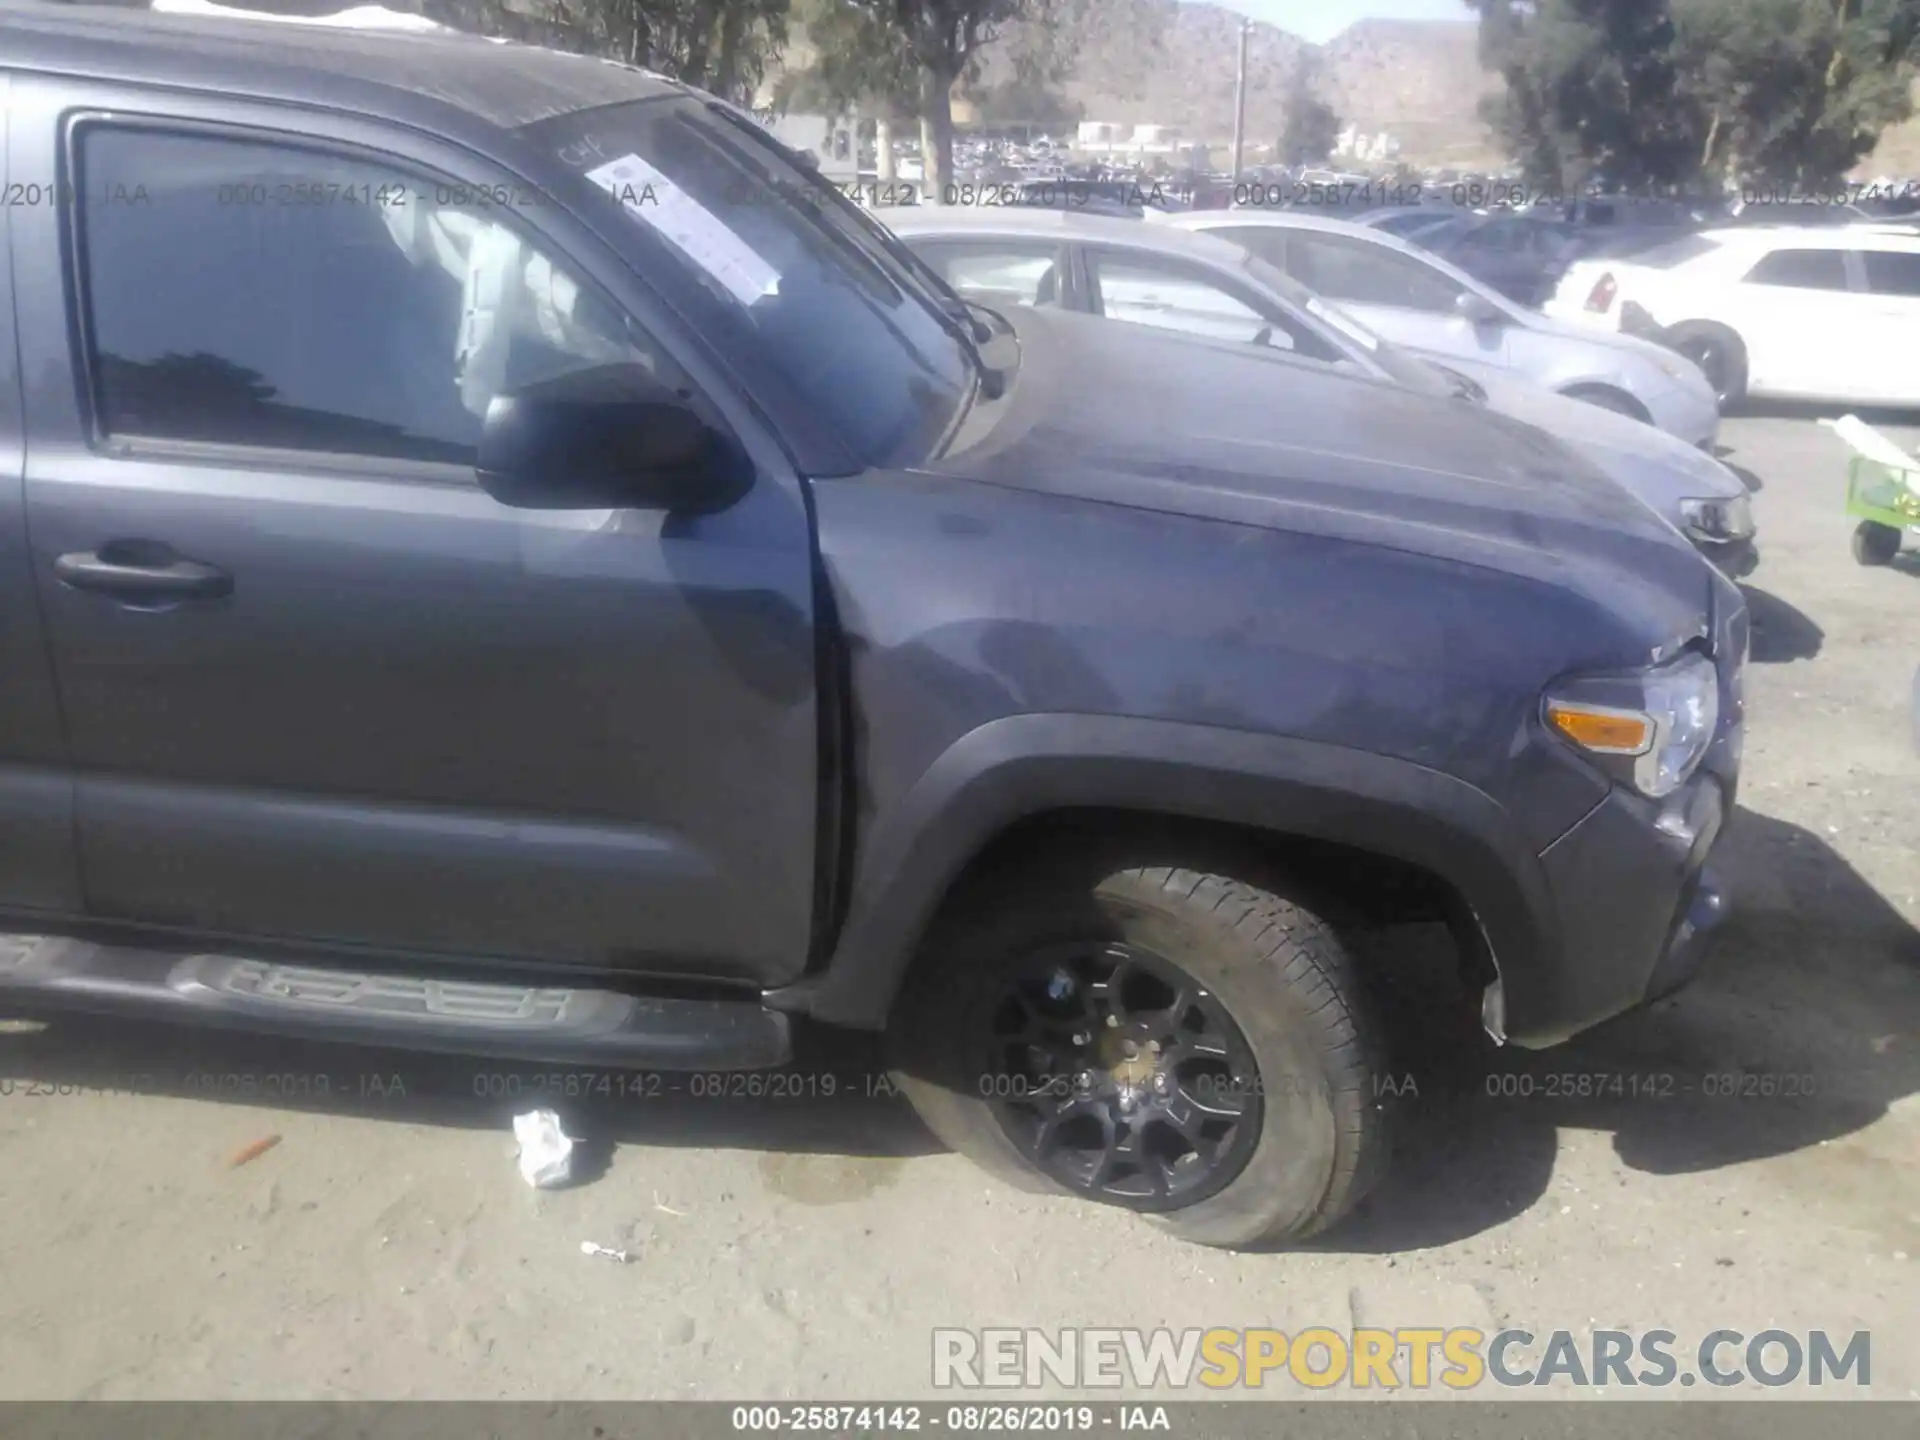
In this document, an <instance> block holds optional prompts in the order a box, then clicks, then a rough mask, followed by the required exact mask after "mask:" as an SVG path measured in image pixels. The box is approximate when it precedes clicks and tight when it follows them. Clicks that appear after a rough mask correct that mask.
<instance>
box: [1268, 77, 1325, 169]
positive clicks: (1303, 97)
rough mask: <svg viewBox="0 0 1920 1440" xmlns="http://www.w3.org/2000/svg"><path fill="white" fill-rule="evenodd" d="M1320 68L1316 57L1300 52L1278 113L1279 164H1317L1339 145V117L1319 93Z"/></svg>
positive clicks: (1277, 153) (1277, 151)
mask: <svg viewBox="0 0 1920 1440" xmlns="http://www.w3.org/2000/svg"><path fill="white" fill-rule="evenodd" d="M1322 69H1323V67H1322V65H1321V63H1320V57H1319V56H1318V54H1316V53H1315V52H1313V51H1311V50H1306V49H1303V50H1301V52H1300V59H1299V62H1298V64H1296V65H1295V67H1294V72H1293V83H1292V85H1291V86H1290V87H1289V88H1288V90H1287V103H1286V108H1285V110H1284V111H1282V113H1281V119H1280V143H1279V144H1278V145H1277V146H1276V147H1275V151H1274V157H1275V159H1277V160H1278V161H1279V162H1280V163H1281V164H1282V165H1288V166H1299V165H1318V164H1320V163H1321V162H1322V161H1324V160H1325V159H1326V158H1327V157H1328V156H1329V155H1331V154H1332V153H1333V147H1334V146H1335V145H1337V144H1339V143H1340V117H1339V115H1337V114H1336V113H1335V112H1334V108H1333V107H1332V106H1331V105H1329V104H1327V102H1326V101H1324V100H1322V99H1321V98H1320V94H1319V87H1320V78H1321V72H1322Z"/></svg>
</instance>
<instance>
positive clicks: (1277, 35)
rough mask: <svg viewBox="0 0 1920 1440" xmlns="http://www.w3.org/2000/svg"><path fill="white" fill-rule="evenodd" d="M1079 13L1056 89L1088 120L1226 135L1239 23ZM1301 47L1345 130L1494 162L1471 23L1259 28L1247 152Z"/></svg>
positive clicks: (991, 53)
mask: <svg viewBox="0 0 1920 1440" xmlns="http://www.w3.org/2000/svg"><path fill="white" fill-rule="evenodd" d="M1082 15H1083V18H1082V19H1081V21H1080V23H1079V26H1078V33H1077V35H1075V36H1073V37H1072V38H1071V40H1070V41H1069V48H1070V49H1071V50H1072V51H1073V52H1074V54H1075V60H1074V64H1073V68H1072V72H1071V74H1070V75H1069V76H1068V78H1067V80H1066V82H1065V83H1064V84H1063V86H1062V87H1061V88H1062V89H1063V90H1064V91H1065V92H1066V94H1067V95H1068V96H1069V97H1070V98H1072V99H1073V100H1076V101H1078V102H1079V103H1080V104H1081V105H1082V106H1084V107H1085V114H1086V117H1087V118H1088V119H1089V120H1107V121H1114V122H1117V123H1121V124H1159V125H1177V126H1179V127H1180V128H1181V129H1182V130H1183V131H1184V132H1185V133H1186V134H1187V135H1188V137H1189V138H1192V139H1195V140H1213V141H1220V142H1224V141H1226V140H1227V139H1228V138H1230V137H1231V135H1232V133H1233V72H1234V60H1235V56H1236V53H1237V47H1238V45H1239V34H1240V16H1239V14H1237V13H1236V12H1234V11H1231V10H1226V9H1223V8H1221V7H1220V6H1218V5H1206V4H1181V3H1178V0H1097V3H1090V4H1088V5H1087V6H1086V7H1085V9H1084V10H1083V12H1082ZM1031 39H1032V37H1030V36H1027V35H1023V34H1022V33H1021V30H1020V27H1018V26H1015V27H1010V29H1009V31H1008V32H1007V33H1006V34H1005V35H1003V36H1002V37H1001V38H1000V39H999V40H998V41H996V42H995V44H994V45H993V46H991V47H989V48H988V49H987V50H986V51H985V52H983V65H982V79H983V80H985V81H986V82H987V83H989V84H997V83H1001V82H1003V81H1004V80H1006V79H1007V78H1008V77H1009V76H1010V75H1011V73H1012V69H1013V67H1012V63H1011V59H1010V57H1011V56H1012V55H1013V54H1014V53H1016V52H1017V51H1018V50H1019V48H1020V47H1021V46H1022V45H1024V44H1027V43H1029V42H1030V41H1031ZM1303 49H1306V50H1316V51H1318V52H1319V56H1320V59H1321V62H1322V63H1321V73H1322V84H1323V86H1324V89H1325V94H1324V96H1323V98H1324V99H1326V100H1327V101H1328V102H1329V103H1330V104H1332V106H1333V107H1334V109H1335V110H1336V111H1337V112H1338V113H1339V115H1340V117H1341V119H1342V120H1344V121H1346V122H1348V123H1350V124H1355V125H1358V126H1359V127H1360V128H1361V129H1362V130H1363V131H1368V132H1373V131H1379V130H1386V131H1389V132H1391V133H1392V134H1394V135H1396V136H1398V137H1399V138H1400V140H1401V142H1402V144H1403V145H1404V146H1405V147H1406V150H1407V153H1408V154H1409V155H1410V156H1412V157H1414V158H1419V159H1425V160H1431V161H1446V160H1461V161H1480V160H1490V159H1493V158H1495V157H1494V155H1493V152H1492V151H1491V150H1490V148H1489V142H1488V138H1487V134H1486V127H1485V126H1484V125H1483V124H1482V123H1481V122H1480V119H1479V115H1478V112H1477V109H1476V106H1477V104H1478V101H1479V97H1480V96H1481V95H1482V94H1484V93H1485V92H1486V91H1487V90H1488V89H1489V88H1491V87H1492V85H1493V84H1494V81H1493V79H1492V77H1489V76H1487V75H1486V74H1484V73H1483V72H1482V71H1481V69H1480V63H1479V58H1478V54H1477V51H1476V30H1475V26H1474V24H1473V23H1472V22H1471V21H1466V22H1460V23H1450V22H1445V21H1440V22H1423V21H1393V20H1364V21H1361V22H1359V23H1358V24H1355V25H1353V26H1351V27H1349V28H1348V29H1347V30H1346V31H1344V32H1343V33H1341V34H1340V35H1338V36H1336V37H1335V38H1334V39H1333V40H1332V41H1331V42H1330V43H1329V44H1326V45H1322V46H1312V45H1308V44H1307V42H1305V41H1304V40H1302V39H1300V38H1299V37H1298V36H1297V35H1293V34H1291V33H1289V32H1288V31H1285V30H1281V29H1279V28H1277V27H1276V26H1272V25H1263V24H1257V23H1256V24H1255V25H1254V27H1253V32H1252V35H1251V37H1250V39H1249V42H1248V46H1247V138H1248V141H1249V143H1258V142H1263V141H1269V140H1272V139H1273V138H1274V137H1275V136H1277V135H1278V134H1279V131H1280V126H1281V116H1282V112H1283V110H1284V107H1285V105H1286V93H1287V86H1288V84H1289V83H1290V81H1291V79H1292V76H1293V74H1294V70H1295V66H1296V65H1297V63H1298V57H1299V55H1300V52H1301V51H1302V50H1303ZM811 55H812V52H811V49H810V47H809V46H808V44H807V41H806V38H805V36H804V34H800V33H796V35H795V37H794V43H793V44H792V45H791V46H790V47H789V49H788V52H787V54H786V56H785V57H784V59H785V63H786V64H787V65H788V66H790V67H793V68H802V67H804V66H805V65H806V64H808V63H809V61H810V59H811Z"/></svg>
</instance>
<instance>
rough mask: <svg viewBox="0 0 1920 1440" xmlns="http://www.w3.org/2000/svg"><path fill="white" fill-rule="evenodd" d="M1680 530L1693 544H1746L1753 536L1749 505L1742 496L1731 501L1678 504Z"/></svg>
mask: <svg viewBox="0 0 1920 1440" xmlns="http://www.w3.org/2000/svg"><path fill="white" fill-rule="evenodd" d="M1680 516H1681V519H1682V521H1683V524H1682V525H1681V528H1682V529H1683V530H1685V531H1686V532H1687V534H1688V536H1689V537H1691V538H1692V539H1695V540H1747V539H1751V538H1752V536H1753V501H1752V499H1751V498H1750V497H1748V496H1746V495H1736V496H1734V497H1733V498H1732V499H1731V500H1682V501H1681V502H1680Z"/></svg>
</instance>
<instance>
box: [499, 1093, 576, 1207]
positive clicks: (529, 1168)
mask: <svg viewBox="0 0 1920 1440" xmlns="http://www.w3.org/2000/svg"><path fill="white" fill-rule="evenodd" d="M513 1138H514V1139H515V1140H517V1141H519V1142H520V1175H521V1178H522V1179H524V1180H525V1181H526V1182H527V1184H529V1185H531V1186H533V1188H534V1189H536V1190H549V1189H552V1188H553V1187H555V1186H557V1185H564V1184H566V1183H567V1181H568V1180H570V1179H572V1178H573V1140H572V1139H571V1137H569V1136H568V1135H567V1134H566V1132H565V1131H563V1130H561V1128H560V1117H559V1116H558V1115H556V1114H554V1113H553V1111H551V1110H529V1111H527V1112H526V1113H525V1114H524V1115H516V1116H514V1117H513Z"/></svg>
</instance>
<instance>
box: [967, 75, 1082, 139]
mask: <svg viewBox="0 0 1920 1440" xmlns="http://www.w3.org/2000/svg"><path fill="white" fill-rule="evenodd" d="M963 93H964V94H965V95H966V97H967V99H968V100H969V101H971V102H972V104H973V107H974V109H975V110H976V111H978V112H979V115H980V123H981V124H983V125H1037V126H1040V127H1041V128H1043V129H1048V130H1056V129H1060V128H1062V127H1064V126H1068V125H1077V124H1079V123H1080V121H1081V120H1083V119H1085V118H1086V107H1085V106H1084V105H1082V104H1081V103H1080V102H1079V101H1078V100H1072V99H1069V98H1068V97H1067V96H1066V95H1064V94H1062V93H1061V91H1060V90H1059V89H1058V88H1057V87H1056V86H1053V85H1049V84H1047V83H1046V82H1045V80H1043V79H1041V78H1039V77H1037V76H1022V75H1017V74H1016V75H1015V76H1014V77H1013V78H1011V79H1009V80H1005V81H1002V82H1000V83H999V84H984V83H983V84H978V85H971V84H970V85H966V86H964V87H963Z"/></svg>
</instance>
